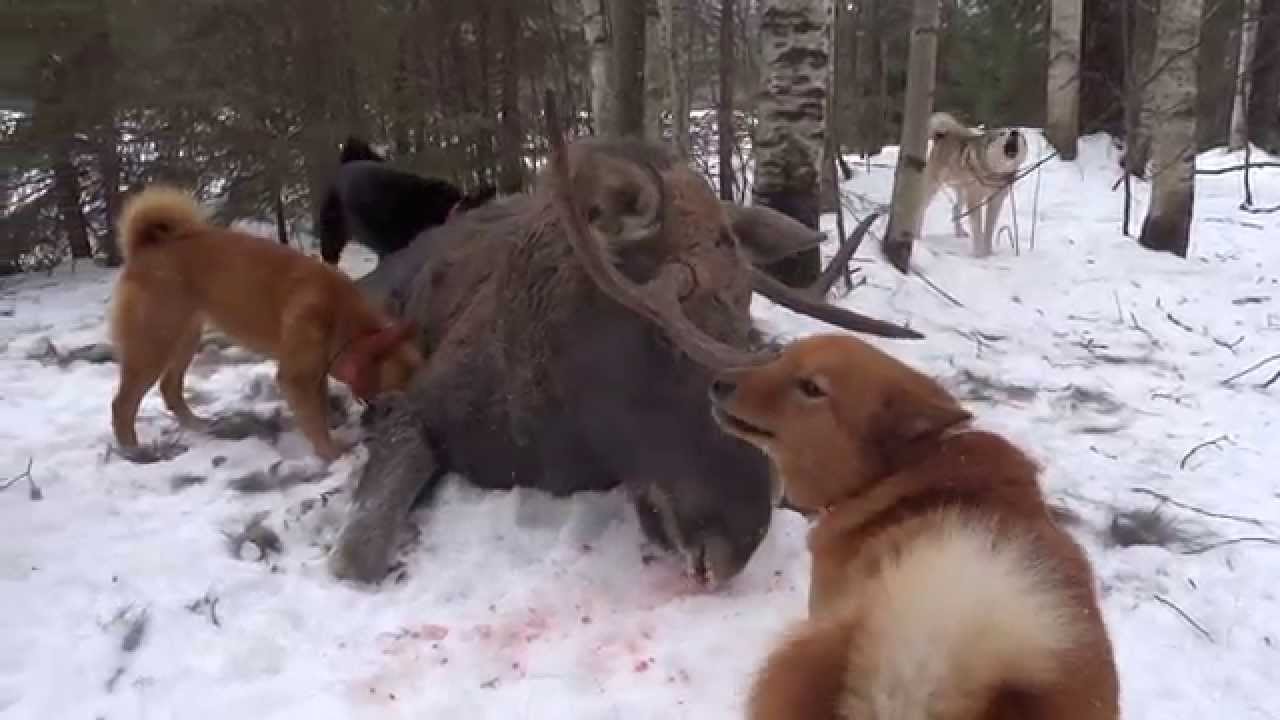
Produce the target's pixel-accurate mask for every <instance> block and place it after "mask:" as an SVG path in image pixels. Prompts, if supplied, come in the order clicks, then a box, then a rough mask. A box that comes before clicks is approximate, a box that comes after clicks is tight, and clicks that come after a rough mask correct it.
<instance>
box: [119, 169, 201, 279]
mask: <svg viewBox="0 0 1280 720" xmlns="http://www.w3.org/2000/svg"><path fill="white" fill-rule="evenodd" d="M204 222H205V216H204V212H203V211H202V210H201V209H200V205H199V203H197V202H196V200H195V198H194V197H192V196H191V195H190V194H189V193H186V192H183V191H182V190H179V189H177V188H174V187H168V186H165V185H152V186H151V187H149V188H147V189H146V190H143V191H142V192H140V193H138V194H137V195H134V196H133V197H131V198H129V200H128V201H127V202H126V203H125V206H124V209H123V210H122V211H121V213H120V222H119V225H118V229H119V231H120V232H119V234H120V247H121V250H123V251H124V256H125V260H126V261H127V260H128V259H129V257H131V256H132V255H134V254H135V253H137V252H138V250H139V249H141V248H144V247H146V246H148V245H155V244H158V243H162V242H165V241H166V240H168V239H169V238H171V237H173V235H174V234H176V233H178V232H180V231H182V230H185V229H188V228H192V227H197V226H200V225H203V224H204Z"/></svg>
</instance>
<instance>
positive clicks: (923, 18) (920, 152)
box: [884, 0, 939, 273]
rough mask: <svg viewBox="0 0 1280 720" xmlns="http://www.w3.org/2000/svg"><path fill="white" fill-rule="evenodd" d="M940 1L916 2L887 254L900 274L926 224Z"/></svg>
mask: <svg viewBox="0 0 1280 720" xmlns="http://www.w3.org/2000/svg"><path fill="white" fill-rule="evenodd" d="M938 6H939V0H915V9H914V12H913V13H912V17H911V50H910V55H909V58H908V60H907V93H906V102H905V105H906V107H905V108H904V111H903V115H902V139H901V141H900V149H899V152H898V167H897V169H896V170H895V171H894V175H893V200H892V202H891V205H890V208H889V227H888V229H887V230H886V232H885V236H884V254H885V257H886V258H888V260H889V262H891V263H893V266H894V267H896V268H897V269H898V270H899V271H900V272H902V273H906V272H907V268H908V267H909V266H910V262H911V247H912V244H913V243H914V242H915V239H916V236H917V235H918V234H919V233H920V227H921V224H922V222H923V220H924V210H925V209H924V168H925V158H926V154H927V152H928V149H929V115H930V114H931V113H932V112H933V86H934V64H935V62H936V60H937V55H938V9H939V8H938Z"/></svg>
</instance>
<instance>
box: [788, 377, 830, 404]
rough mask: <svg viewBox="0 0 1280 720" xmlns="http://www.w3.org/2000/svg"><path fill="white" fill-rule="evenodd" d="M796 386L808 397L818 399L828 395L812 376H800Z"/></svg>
mask: <svg viewBox="0 0 1280 720" xmlns="http://www.w3.org/2000/svg"><path fill="white" fill-rule="evenodd" d="M796 388H797V389H798V390H800V394H801V395H804V396H805V397H807V398H812V399H818V398H824V397H826V396H827V391H826V390H825V389H824V388H823V387H822V386H821V385H819V384H818V383H817V382H816V381H814V380H813V379H812V378H800V379H799V380H797V381H796Z"/></svg>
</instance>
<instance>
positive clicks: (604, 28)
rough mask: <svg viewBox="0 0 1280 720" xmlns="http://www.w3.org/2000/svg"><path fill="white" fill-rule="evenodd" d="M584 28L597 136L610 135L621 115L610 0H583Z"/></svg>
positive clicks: (592, 109) (593, 125)
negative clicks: (614, 84)
mask: <svg viewBox="0 0 1280 720" xmlns="http://www.w3.org/2000/svg"><path fill="white" fill-rule="evenodd" d="M582 31H583V33H584V34H585V35H586V41H587V48H588V49H589V51H590V57H591V120H592V127H594V128H595V132H596V134H597V135H608V134H611V133H612V132H613V130H614V128H615V127H617V115H618V111H617V104H616V100H617V96H616V94H615V91H614V86H613V43H612V42H611V41H610V39H609V5H608V0H582Z"/></svg>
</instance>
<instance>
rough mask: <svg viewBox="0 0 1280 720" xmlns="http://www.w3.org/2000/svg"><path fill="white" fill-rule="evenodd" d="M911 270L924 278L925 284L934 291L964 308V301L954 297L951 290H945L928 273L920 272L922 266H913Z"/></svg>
mask: <svg viewBox="0 0 1280 720" xmlns="http://www.w3.org/2000/svg"><path fill="white" fill-rule="evenodd" d="M911 270H912V272H914V273H915V274H916V276H917V277H919V278H920V279H921V280H923V281H924V284H925V285H928V286H929V287H930V288H931V289H932V290H933V291H934V292H936V293H938V294H939V295H941V296H942V297H944V298H946V299H947V301H948V302H950V303H951V304H952V305H955V306H956V307H958V308H962V307H964V303H962V302H960V301H959V300H957V299H955V297H954V296H953V295H952V294H951V293H949V292H947V291H946V290H943V289H942V288H940V287H938V285H937V284H936V283H934V282H933V281H932V280H930V279H929V276H928V275H925V274H924V273H923V272H920V268H918V267H913V268H911Z"/></svg>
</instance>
